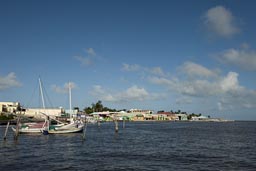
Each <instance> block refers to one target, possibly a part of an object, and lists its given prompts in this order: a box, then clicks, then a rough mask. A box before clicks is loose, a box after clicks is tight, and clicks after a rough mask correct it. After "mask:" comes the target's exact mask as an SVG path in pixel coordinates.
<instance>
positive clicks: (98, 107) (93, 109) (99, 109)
mask: <svg viewBox="0 0 256 171" xmlns="http://www.w3.org/2000/svg"><path fill="white" fill-rule="evenodd" d="M102 111H110V112H116V111H117V110H116V109H111V108H108V107H104V106H103V104H102V101H100V100H99V101H98V102H97V103H96V104H95V103H92V106H91V107H86V108H84V112H85V113H87V114H90V113H93V112H102Z"/></svg>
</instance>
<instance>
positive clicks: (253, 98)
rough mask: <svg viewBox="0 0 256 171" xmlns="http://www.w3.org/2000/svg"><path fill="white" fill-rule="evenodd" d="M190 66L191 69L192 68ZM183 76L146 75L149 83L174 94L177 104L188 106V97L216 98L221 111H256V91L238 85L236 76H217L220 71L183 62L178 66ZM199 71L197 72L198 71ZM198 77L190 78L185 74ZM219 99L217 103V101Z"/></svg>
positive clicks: (229, 74) (231, 73) (236, 74)
mask: <svg viewBox="0 0 256 171" xmlns="http://www.w3.org/2000/svg"><path fill="white" fill-rule="evenodd" d="M191 66H193V67H191ZM182 67H184V71H185V72H182V73H183V74H184V75H185V77H180V79H179V78H176V77H170V78H168V77H165V76H162V77H161V76H158V77H157V76H148V81H149V82H150V83H152V84H156V85H161V86H164V87H166V88H167V89H168V90H169V92H170V93H171V94H176V95H178V96H180V97H178V98H177V100H176V103H178V104H179V103H183V104H184V103H190V102H191V100H190V99H191V98H202V99H205V100H208V99H209V98H212V99H215V100H216V99H217V102H216V104H217V106H218V108H219V109H220V110H226V109H237V108H239V107H240V108H256V90H250V89H247V88H245V87H243V86H241V85H240V83H239V79H238V77H239V74H238V73H236V72H228V73H227V74H226V75H224V76H222V75H220V72H214V71H211V70H209V69H207V68H205V67H203V66H201V65H199V64H195V63H190V62H186V63H184V64H183V65H182V66H181V67H179V68H182ZM199 71H200V72H199ZM191 74H192V75H193V76H195V75H198V76H201V77H198V76H197V77H190V79H189V80H187V79H184V78H187V77H186V76H188V75H191ZM218 99H219V100H218Z"/></svg>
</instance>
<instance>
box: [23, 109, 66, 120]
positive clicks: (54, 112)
mask: <svg viewBox="0 0 256 171" xmlns="http://www.w3.org/2000/svg"><path fill="white" fill-rule="evenodd" d="M42 113H44V114H46V115H48V116H51V117H54V118H56V117H58V116H61V115H62V114H63V113H64V110H63V109H62V108H46V109H43V108H26V110H25V116H27V117H33V118H45V115H44V114H42Z"/></svg>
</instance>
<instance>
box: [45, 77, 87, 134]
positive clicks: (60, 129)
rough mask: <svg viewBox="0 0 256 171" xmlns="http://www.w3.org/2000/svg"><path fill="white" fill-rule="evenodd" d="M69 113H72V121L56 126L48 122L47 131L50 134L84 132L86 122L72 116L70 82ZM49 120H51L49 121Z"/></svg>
mask: <svg viewBox="0 0 256 171" xmlns="http://www.w3.org/2000/svg"><path fill="white" fill-rule="evenodd" d="M68 88H69V115H70V123H69V124H66V125H63V126H55V125H50V124H48V127H47V129H45V130H44V134H45V133H49V134H66V133H76V132H82V131H83V128H84V123H83V121H81V120H75V119H74V118H73V117H72V110H71V84H70V82H69V86H68ZM48 122H49V121H48Z"/></svg>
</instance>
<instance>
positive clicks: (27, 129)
mask: <svg viewBox="0 0 256 171" xmlns="http://www.w3.org/2000/svg"><path fill="white" fill-rule="evenodd" d="M46 126H47V122H46V121H45V122H29V123H23V124H20V125H19V128H18V131H19V133H42V132H43V130H44V129H45V127H46ZM12 130H13V131H14V132H16V128H14V127H12Z"/></svg>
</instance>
